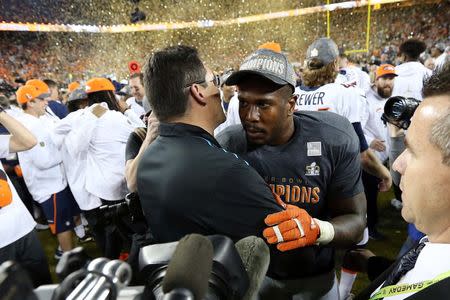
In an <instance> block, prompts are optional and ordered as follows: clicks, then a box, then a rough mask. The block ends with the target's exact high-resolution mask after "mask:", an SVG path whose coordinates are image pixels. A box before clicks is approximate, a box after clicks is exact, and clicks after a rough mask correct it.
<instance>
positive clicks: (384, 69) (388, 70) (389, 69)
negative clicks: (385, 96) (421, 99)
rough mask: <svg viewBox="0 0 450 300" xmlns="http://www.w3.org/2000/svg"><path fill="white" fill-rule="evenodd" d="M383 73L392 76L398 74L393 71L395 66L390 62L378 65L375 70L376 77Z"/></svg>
mask: <svg viewBox="0 0 450 300" xmlns="http://www.w3.org/2000/svg"><path fill="white" fill-rule="evenodd" d="M384 75H394V76H398V75H397V74H396V73H395V67H394V66H393V65H390V64H383V65H380V66H379V67H378V68H377V70H376V79H378V78H380V77H382V76H384Z"/></svg>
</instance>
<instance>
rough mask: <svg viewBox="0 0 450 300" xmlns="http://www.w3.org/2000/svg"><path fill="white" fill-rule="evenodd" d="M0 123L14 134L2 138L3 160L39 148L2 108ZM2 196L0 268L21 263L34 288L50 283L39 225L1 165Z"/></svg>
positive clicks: (0, 144) (1, 154)
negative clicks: (7, 263) (38, 229)
mask: <svg viewBox="0 0 450 300" xmlns="http://www.w3.org/2000/svg"><path fill="white" fill-rule="evenodd" d="M0 123H1V124H2V125H3V126H4V127H5V128H6V129H7V130H8V131H9V132H10V133H11V135H0V157H6V156H7V155H8V154H9V153H14V152H19V151H25V150H28V149H31V148H33V147H34V146H35V145H36V144H37V140H36V138H35V137H34V136H33V134H32V133H31V132H30V131H28V130H27V129H26V128H25V127H24V126H23V125H22V124H20V123H19V122H18V121H16V120H15V119H13V118H12V117H10V116H8V115H7V114H6V112H5V111H4V110H3V109H2V108H0ZM0 192H1V197H0V237H1V238H0V264H2V263H3V262H5V261H7V260H15V261H17V262H19V263H20V264H21V265H22V266H23V267H24V268H25V269H26V270H27V271H28V273H29V275H30V276H31V278H32V279H33V284H34V286H35V287H37V286H39V285H42V284H48V283H51V277H50V271H49V268H48V262H47V258H46V256H45V253H44V250H43V249H42V246H41V243H40V242H39V240H38V238H37V235H36V232H35V231H34V227H35V226H36V223H35V222H34V220H33V217H32V216H31V215H30V213H29V212H28V210H27V209H26V208H25V206H24V204H23V203H22V200H21V199H20V198H19V196H18V194H17V192H16V189H15V188H14V186H13V185H12V184H11V181H10V180H9V178H8V175H6V173H5V172H4V170H3V166H1V164H0Z"/></svg>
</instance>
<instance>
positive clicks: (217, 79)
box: [184, 75, 222, 88]
mask: <svg viewBox="0 0 450 300" xmlns="http://www.w3.org/2000/svg"><path fill="white" fill-rule="evenodd" d="M206 82H212V83H213V84H214V85H215V86H216V88H220V86H221V84H222V80H221V78H220V75H214V77H213V79H212V80H209V81H206V80H205V79H202V80H197V81H194V82H191V83H189V84H186V85H185V86H184V87H185V88H187V87H190V86H191V85H193V84H202V83H206Z"/></svg>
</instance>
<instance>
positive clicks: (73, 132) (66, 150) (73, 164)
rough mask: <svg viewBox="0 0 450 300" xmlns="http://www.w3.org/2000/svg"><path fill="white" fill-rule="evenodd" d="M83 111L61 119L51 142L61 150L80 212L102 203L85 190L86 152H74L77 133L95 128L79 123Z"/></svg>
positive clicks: (93, 124) (90, 124)
mask: <svg viewBox="0 0 450 300" xmlns="http://www.w3.org/2000/svg"><path fill="white" fill-rule="evenodd" d="M83 113H85V110H83V109H80V110H78V111H75V112H72V113H70V114H68V115H67V117H65V118H64V119H62V120H61V121H60V122H59V123H58V124H57V125H56V127H55V129H54V131H53V134H52V140H53V142H54V143H55V145H56V146H57V147H59V149H60V150H61V156H62V160H63V165H64V170H65V172H66V176H67V181H68V183H69V186H70V190H71V191H72V194H73V196H74V198H75V200H76V201H77V203H78V206H79V207H80V209H82V210H91V209H94V208H97V207H99V206H100V205H101V204H102V202H101V200H100V198H99V197H97V196H95V195H93V194H91V193H89V192H88V191H87V190H86V187H85V185H86V169H87V166H86V164H87V150H84V151H74V150H76V147H77V141H76V139H77V137H78V134H79V133H86V132H89V131H90V129H89V128H86V126H87V127H89V126H92V127H93V126H95V123H93V122H90V123H89V122H80V118H81V115H82V114H83Z"/></svg>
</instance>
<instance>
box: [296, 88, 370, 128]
mask: <svg viewBox="0 0 450 300" xmlns="http://www.w3.org/2000/svg"><path fill="white" fill-rule="evenodd" d="M294 94H295V95H297V97H298V98H297V102H296V104H295V110H297V111H299V110H310V111H330V112H334V113H336V114H338V115H341V116H343V117H345V118H347V120H349V121H350V123H357V122H361V120H362V108H361V106H362V102H363V99H364V98H363V97H362V95H361V93H360V92H359V91H358V90H356V89H355V88H352V87H345V86H344V85H341V84H337V83H329V84H326V85H323V86H321V87H318V88H309V87H303V86H300V87H296V88H295V92H294Z"/></svg>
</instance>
